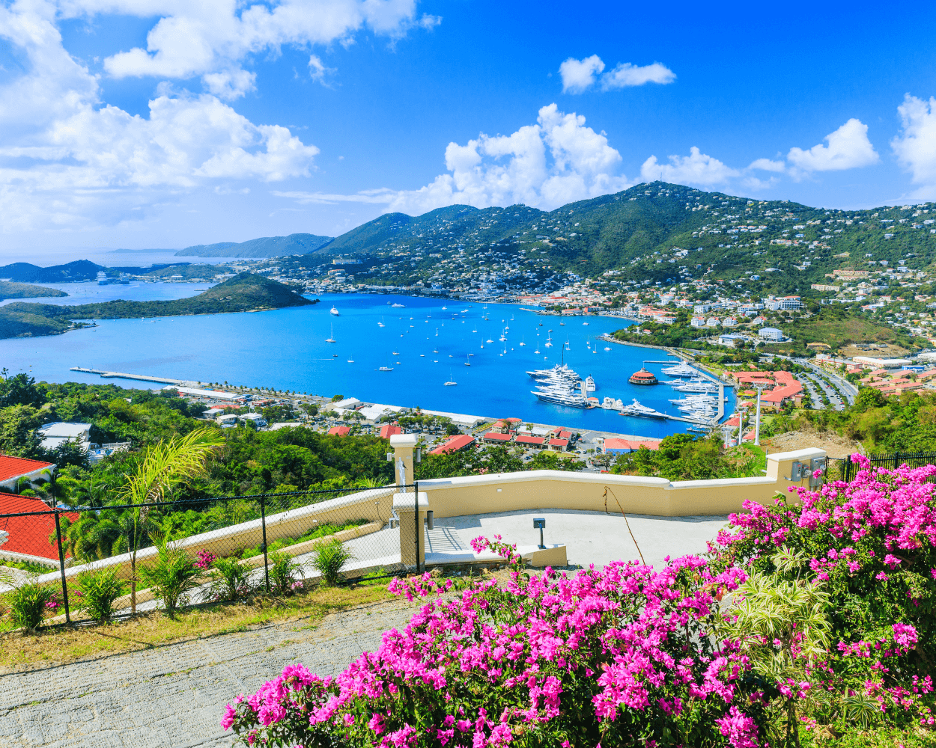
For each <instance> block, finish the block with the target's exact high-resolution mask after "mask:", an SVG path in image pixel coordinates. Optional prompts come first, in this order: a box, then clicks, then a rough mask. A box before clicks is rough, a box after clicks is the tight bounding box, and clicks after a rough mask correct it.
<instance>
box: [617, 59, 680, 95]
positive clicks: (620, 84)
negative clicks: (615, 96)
mask: <svg viewBox="0 0 936 748" xmlns="http://www.w3.org/2000/svg"><path fill="white" fill-rule="evenodd" d="M674 80H676V73H674V72H673V71H672V70H670V69H669V68H668V67H666V65H661V64H660V63H659V62H654V63H653V64H652V65H644V66H643V67H640V66H639V65H631V64H630V63H629V62H622V63H620V64H619V65H618V66H617V67H616V68H614V70H611V71H609V72H607V73H605V74H604V75H602V76H601V87H602V89H604V90H605V91H610V90H612V89H615V88H628V87H629V86H642V85H644V84H645V83H661V84H666V83H672V82H673V81H674Z"/></svg>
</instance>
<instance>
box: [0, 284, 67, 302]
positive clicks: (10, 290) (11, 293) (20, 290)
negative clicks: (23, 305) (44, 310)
mask: <svg viewBox="0 0 936 748" xmlns="http://www.w3.org/2000/svg"><path fill="white" fill-rule="evenodd" d="M43 296H44V297H48V298H60V297H62V296H68V294H67V293H65V292H64V291H59V290H58V289H57V288H49V287H47V286H34V285H32V284H30V283H11V282H10V281H0V301H4V300H6V299H36V298H39V297H43Z"/></svg>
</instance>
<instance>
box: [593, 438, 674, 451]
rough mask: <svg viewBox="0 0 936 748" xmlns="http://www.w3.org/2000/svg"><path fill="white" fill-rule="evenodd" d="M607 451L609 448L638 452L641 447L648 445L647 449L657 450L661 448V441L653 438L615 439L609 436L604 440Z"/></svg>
mask: <svg viewBox="0 0 936 748" xmlns="http://www.w3.org/2000/svg"><path fill="white" fill-rule="evenodd" d="M604 446H605V451H608V450H620V451H625V450H626V451H628V452H636V451H637V450H638V449H640V448H641V447H646V448H647V449H651V450H657V449H659V448H660V441H659V440H658V439H652V440H648V441H634V440H632V439H615V438H611V437H608V438H606V439H605V440H604Z"/></svg>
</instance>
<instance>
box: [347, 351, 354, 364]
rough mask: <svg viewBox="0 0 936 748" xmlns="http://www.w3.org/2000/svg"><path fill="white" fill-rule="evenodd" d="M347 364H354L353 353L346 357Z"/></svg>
mask: <svg viewBox="0 0 936 748" xmlns="http://www.w3.org/2000/svg"><path fill="white" fill-rule="evenodd" d="M348 363H349V364H353V363H354V354H353V353H352V354H351V355H350V356H348Z"/></svg>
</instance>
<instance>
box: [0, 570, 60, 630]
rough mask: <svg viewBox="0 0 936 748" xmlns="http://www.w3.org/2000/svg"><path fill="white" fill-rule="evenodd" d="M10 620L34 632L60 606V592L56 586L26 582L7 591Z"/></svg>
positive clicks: (19, 626)
mask: <svg viewBox="0 0 936 748" xmlns="http://www.w3.org/2000/svg"><path fill="white" fill-rule="evenodd" d="M5 597H6V604H7V605H8V606H9V609H10V620H11V621H12V622H13V625H14V626H15V627H16V628H23V629H26V631H29V632H34V631H36V630H37V629H38V628H39V627H40V626H42V620H43V619H44V618H45V616H46V615H47V614H48V613H50V612H54V611H55V609H56V608H57V607H58V593H57V591H56V590H55V588H54V587H49V586H47V585H43V584H39V583H38V582H36V581H30V582H26V583H24V584H21V585H19V586H17V587H14V588H13V589H12V590H10V591H9V592H7V593H6V596H5Z"/></svg>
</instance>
